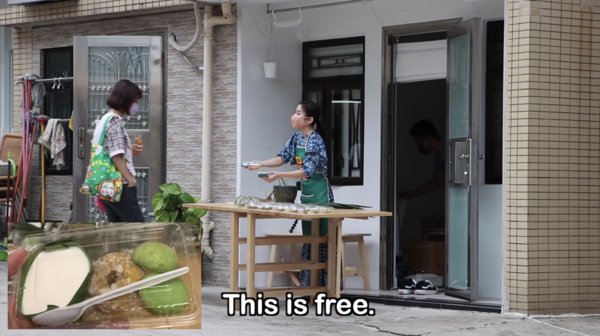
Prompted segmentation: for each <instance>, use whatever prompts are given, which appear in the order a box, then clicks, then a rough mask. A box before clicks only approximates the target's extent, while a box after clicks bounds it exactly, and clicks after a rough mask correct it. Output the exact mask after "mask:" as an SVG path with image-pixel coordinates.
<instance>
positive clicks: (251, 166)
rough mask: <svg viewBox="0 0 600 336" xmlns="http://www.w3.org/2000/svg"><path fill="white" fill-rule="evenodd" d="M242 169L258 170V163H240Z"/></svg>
mask: <svg viewBox="0 0 600 336" xmlns="http://www.w3.org/2000/svg"><path fill="white" fill-rule="evenodd" d="M242 167H244V168H251V169H258V168H260V163H258V162H244V163H242Z"/></svg>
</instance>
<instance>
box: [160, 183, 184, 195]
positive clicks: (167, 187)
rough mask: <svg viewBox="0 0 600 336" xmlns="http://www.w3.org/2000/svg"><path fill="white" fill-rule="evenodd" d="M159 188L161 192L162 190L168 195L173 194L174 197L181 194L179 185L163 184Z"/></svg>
mask: <svg viewBox="0 0 600 336" xmlns="http://www.w3.org/2000/svg"><path fill="white" fill-rule="evenodd" d="M159 188H160V190H162V191H164V192H165V193H168V194H172V195H179V194H181V187H180V186H179V185H178V184H177V183H167V184H163V185H161V186H160V187H159Z"/></svg>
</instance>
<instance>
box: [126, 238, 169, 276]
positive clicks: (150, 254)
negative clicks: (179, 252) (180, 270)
mask: <svg viewBox="0 0 600 336" xmlns="http://www.w3.org/2000/svg"><path fill="white" fill-rule="evenodd" d="M132 259H133V261H134V262H135V263H136V264H138V265H140V266H142V267H144V268H147V269H149V270H150V271H153V272H157V273H166V272H169V271H172V270H174V269H176V268H177V256H176V255H175V252H174V251H173V250H172V249H171V248H170V247H169V246H167V245H166V244H163V243H159V242H145V243H143V244H141V245H138V246H137V247H136V248H135V250H133V255H132Z"/></svg>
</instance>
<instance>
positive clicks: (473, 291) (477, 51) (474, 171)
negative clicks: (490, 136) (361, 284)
mask: <svg viewBox="0 0 600 336" xmlns="http://www.w3.org/2000/svg"><path fill="white" fill-rule="evenodd" d="M481 30H482V21H481V18H472V19H469V20H467V21H463V22H461V23H459V24H457V25H455V26H453V27H450V28H449V29H448V51H447V53H448V54H447V55H448V56H447V62H448V66H447V73H448V75H447V76H446V81H447V92H448V93H447V105H446V106H447V108H446V160H447V162H448V164H447V165H446V186H445V188H446V277H445V279H444V282H445V287H446V291H445V293H446V294H447V295H450V296H457V297H460V298H464V299H468V300H471V301H475V300H478V299H479V283H478V275H479V274H478V271H479V269H478V268H479V265H478V245H479V235H478V231H479V230H478V222H479V160H480V152H481V151H480V150H479V147H480V139H479V136H480V134H479V128H480V122H479V121H480V118H481V110H482V109H481V81H482V76H481V75H482V73H481V72H482V70H483V68H482V57H481V56H482V52H483V50H482V39H481V38H482V35H481ZM466 34H470V81H469V94H470V99H469V100H470V101H469V110H470V114H469V118H470V121H469V127H470V131H469V132H470V137H469V138H461V139H453V140H452V141H451V140H450V118H449V117H450V99H451V95H450V78H451V76H450V71H451V69H452V68H451V58H450V52H451V50H450V41H451V40H452V39H453V38H457V37H460V36H464V35H466ZM466 140H468V141H470V149H469V157H468V163H469V167H468V174H469V184H468V188H469V189H470V190H469V191H470V193H469V223H468V227H469V228H468V235H469V237H468V242H469V246H468V250H467V251H468V252H467V255H468V263H467V265H468V276H469V278H468V281H469V287H470V288H469V289H468V290H467V291H458V290H451V289H449V288H448V285H449V281H450V280H449V278H448V265H449V257H450V255H449V253H448V251H449V247H450V245H449V243H450V242H449V234H448V233H449V219H450V218H449V216H448V212H449V190H450V186H451V184H452V183H451V182H450V174H451V173H452V172H453V171H451V165H452V161H454V158H453V157H451V155H450V154H451V150H450V148H451V146H452V144H453V143H454V144H455V143H456V142H463V141H466ZM464 186H465V185H463V187H464Z"/></svg>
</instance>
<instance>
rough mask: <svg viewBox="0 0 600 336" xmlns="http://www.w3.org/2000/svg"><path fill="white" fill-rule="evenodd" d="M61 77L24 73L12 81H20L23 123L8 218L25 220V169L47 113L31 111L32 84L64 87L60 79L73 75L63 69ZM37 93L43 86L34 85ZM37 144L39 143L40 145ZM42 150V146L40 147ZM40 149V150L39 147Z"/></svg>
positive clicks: (26, 171)
mask: <svg viewBox="0 0 600 336" xmlns="http://www.w3.org/2000/svg"><path fill="white" fill-rule="evenodd" d="M64 75H65V76H64V77H56V78H39V77H38V76H37V75H33V74H26V75H24V76H21V77H19V79H18V80H17V81H16V82H15V84H17V85H22V87H23V97H22V102H21V105H22V108H23V118H22V120H21V124H22V125H23V155H22V156H21V159H20V160H19V163H18V165H17V167H18V173H17V177H16V179H15V182H14V188H15V198H14V201H13V202H12V207H11V213H10V216H9V218H10V219H9V220H10V222H14V221H15V219H16V222H26V221H28V218H27V212H26V209H24V206H25V203H26V201H27V181H28V177H29V169H30V168H31V158H32V154H33V146H34V145H35V140H36V138H37V135H38V126H39V125H41V127H40V129H41V133H40V134H43V132H44V126H45V124H46V121H47V119H48V117H46V116H42V115H34V114H33V112H32V107H33V106H32V105H34V104H32V92H33V91H32V88H33V89H34V90H35V89H36V88H35V87H34V85H37V84H39V83H51V82H53V83H54V84H55V85H53V86H52V89H60V88H64V86H63V85H62V83H63V82H70V81H73V77H68V76H67V75H66V73H65V74H64ZM36 93H37V94H38V95H41V97H39V96H38V97H37V98H38V99H43V96H44V95H45V93H46V91H45V87H42V88H38V90H37V92H36ZM41 105H42V104H41V103H38V105H37V106H36V107H41ZM58 121H59V122H68V121H70V119H59V120H58ZM40 146H41V145H40ZM42 150H43V148H42ZM40 153H43V152H42V151H40ZM45 178H46V175H45V155H43V154H42V197H41V198H42V204H41V207H40V208H41V209H40V215H41V218H40V219H41V222H42V223H44V222H45V192H46V190H45V189H46V183H45Z"/></svg>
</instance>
